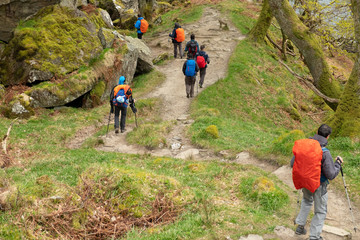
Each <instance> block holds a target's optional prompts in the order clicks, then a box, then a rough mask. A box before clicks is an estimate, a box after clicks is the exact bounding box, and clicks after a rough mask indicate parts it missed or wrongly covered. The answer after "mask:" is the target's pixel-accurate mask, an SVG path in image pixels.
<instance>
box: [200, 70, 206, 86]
mask: <svg viewBox="0 0 360 240" xmlns="http://www.w3.org/2000/svg"><path fill="white" fill-rule="evenodd" d="M205 74H206V68H200V82H199V85H200V87H201V88H202V86H203V84H204V80H205Z"/></svg>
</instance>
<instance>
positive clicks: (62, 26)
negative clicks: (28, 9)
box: [0, 5, 106, 85]
mask: <svg viewBox="0 0 360 240" xmlns="http://www.w3.org/2000/svg"><path fill="white" fill-rule="evenodd" d="M105 26H106V23H105V22H104V20H103V19H102V17H101V14H100V10H99V9H94V11H93V12H89V13H87V12H84V11H80V10H78V9H75V10H73V9H69V8H64V7H60V6H58V5H55V6H49V7H46V8H44V9H42V10H41V11H39V12H38V13H37V14H36V15H35V16H34V17H33V18H32V19H30V20H28V21H25V22H22V23H21V24H19V26H18V27H17V28H16V29H15V31H14V38H13V39H12V40H11V41H10V42H9V44H8V45H7V46H6V48H5V50H4V51H3V54H2V56H1V63H0V65H1V67H2V69H3V71H1V72H0V81H1V83H2V84H4V85H13V84H21V83H26V82H32V81H34V79H33V78H30V77H29V76H30V73H31V72H33V73H34V72H36V73H37V75H39V73H40V72H43V73H46V74H48V75H47V77H48V78H49V79H50V78H51V77H52V75H55V74H56V75H65V74H67V73H70V72H72V71H74V70H76V69H77V68H79V67H80V66H81V65H86V64H87V63H88V62H89V61H90V60H91V59H92V58H93V57H95V56H97V55H98V54H100V53H101V51H102V49H103V48H102V45H101V42H100V40H99V38H98V36H97V29H100V28H101V27H105ZM46 74H45V75H46ZM29 79H32V80H30V81H29ZM49 79H41V80H49Z"/></svg>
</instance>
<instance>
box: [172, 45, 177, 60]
mask: <svg viewBox="0 0 360 240" xmlns="http://www.w3.org/2000/svg"><path fill="white" fill-rule="evenodd" d="M173 44H174V58H176V57H177V45H178V44H177V43H175V42H174V43H173Z"/></svg>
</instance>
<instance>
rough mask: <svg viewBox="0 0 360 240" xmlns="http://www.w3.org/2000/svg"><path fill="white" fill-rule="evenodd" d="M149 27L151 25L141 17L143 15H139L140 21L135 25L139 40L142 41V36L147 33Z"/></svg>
mask: <svg viewBox="0 0 360 240" xmlns="http://www.w3.org/2000/svg"><path fill="white" fill-rule="evenodd" d="M148 27H149V23H148V22H147V21H146V20H145V19H144V18H143V17H142V16H141V14H138V20H137V21H136V23H135V28H136V29H137V36H138V39H142V36H143V34H144V33H146V31H147V29H148Z"/></svg>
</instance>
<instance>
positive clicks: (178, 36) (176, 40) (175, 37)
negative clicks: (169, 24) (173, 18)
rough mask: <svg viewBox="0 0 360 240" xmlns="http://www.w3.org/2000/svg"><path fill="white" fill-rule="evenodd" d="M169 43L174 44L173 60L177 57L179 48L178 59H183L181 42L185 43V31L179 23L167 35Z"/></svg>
mask: <svg viewBox="0 0 360 240" xmlns="http://www.w3.org/2000/svg"><path fill="white" fill-rule="evenodd" d="M169 37H171V41H172V43H173V44H174V58H176V57H177V49H178V48H179V54H180V58H183V56H184V54H183V50H182V42H183V41H185V31H184V29H183V28H181V26H180V24H179V23H175V27H174V30H173V31H172V33H170V34H169Z"/></svg>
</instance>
